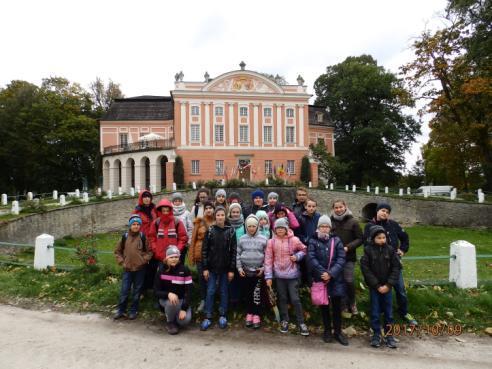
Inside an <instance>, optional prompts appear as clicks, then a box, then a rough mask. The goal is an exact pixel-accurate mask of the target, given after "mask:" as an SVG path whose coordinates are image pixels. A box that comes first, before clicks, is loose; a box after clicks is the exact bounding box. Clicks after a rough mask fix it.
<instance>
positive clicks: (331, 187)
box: [330, 183, 333, 191]
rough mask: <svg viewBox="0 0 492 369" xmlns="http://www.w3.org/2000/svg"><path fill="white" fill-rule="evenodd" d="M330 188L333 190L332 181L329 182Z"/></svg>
mask: <svg viewBox="0 0 492 369" xmlns="http://www.w3.org/2000/svg"><path fill="white" fill-rule="evenodd" d="M330 190H332V191H333V183H330Z"/></svg>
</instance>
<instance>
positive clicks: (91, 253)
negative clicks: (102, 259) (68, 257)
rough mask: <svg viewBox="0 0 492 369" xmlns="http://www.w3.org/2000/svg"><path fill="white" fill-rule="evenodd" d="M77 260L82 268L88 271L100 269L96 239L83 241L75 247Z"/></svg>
mask: <svg viewBox="0 0 492 369" xmlns="http://www.w3.org/2000/svg"><path fill="white" fill-rule="evenodd" d="M75 260H77V261H79V262H80V263H82V267H83V268H84V269H86V270H88V271H96V270H97V269H98V265H97V246H96V242H95V239H91V240H87V239H83V240H81V241H80V242H79V243H78V244H77V245H76V246H75Z"/></svg>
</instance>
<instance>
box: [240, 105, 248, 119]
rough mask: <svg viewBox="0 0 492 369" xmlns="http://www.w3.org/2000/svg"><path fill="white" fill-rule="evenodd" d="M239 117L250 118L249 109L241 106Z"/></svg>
mask: <svg viewBox="0 0 492 369" xmlns="http://www.w3.org/2000/svg"><path fill="white" fill-rule="evenodd" d="M239 115H240V116H242V117H247V116H248V108H247V107H245V106H241V107H240V108H239Z"/></svg>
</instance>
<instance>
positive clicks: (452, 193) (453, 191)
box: [449, 188, 457, 200]
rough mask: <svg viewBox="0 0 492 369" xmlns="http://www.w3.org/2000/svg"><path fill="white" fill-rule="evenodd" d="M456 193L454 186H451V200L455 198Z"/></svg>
mask: <svg viewBox="0 0 492 369" xmlns="http://www.w3.org/2000/svg"><path fill="white" fill-rule="evenodd" d="M456 195H457V190H456V188H453V189H452V190H451V193H450V194H449V197H450V199H451V200H456Z"/></svg>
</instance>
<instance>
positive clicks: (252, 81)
mask: <svg viewBox="0 0 492 369" xmlns="http://www.w3.org/2000/svg"><path fill="white" fill-rule="evenodd" d="M210 91H218V92H262V93H276V92H277V91H275V90H274V89H273V88H271V87H270V86H268V85H267V84H266V83H265V82H264V81H261V80H259V79H256V78H251V77H246V76H244V77H242V76H240V77H233V78H228V79H225V80H223V81H220V82H219V83H217V84H216V85H215V86H213V87H212V88H211V89H210Z"/></svg>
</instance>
